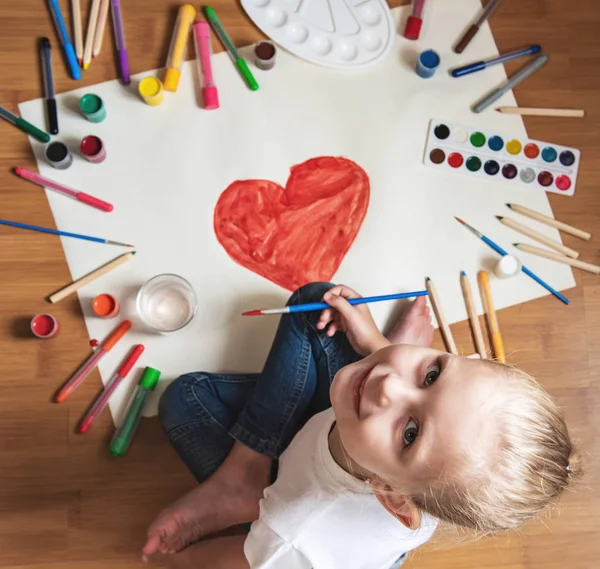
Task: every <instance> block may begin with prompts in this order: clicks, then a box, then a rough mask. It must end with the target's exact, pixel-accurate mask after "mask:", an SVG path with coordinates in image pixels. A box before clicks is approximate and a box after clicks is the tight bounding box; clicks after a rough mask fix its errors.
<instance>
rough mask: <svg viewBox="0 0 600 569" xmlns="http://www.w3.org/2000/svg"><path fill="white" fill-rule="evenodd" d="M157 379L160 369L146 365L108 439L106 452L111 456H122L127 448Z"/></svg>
mask: <svg viewBox="0 0 600 569" xmlns="http://www.w3.org/2000/svg"><path fill="white" fill-rule="evenodd" d="M159 379H160V371H158V370H157V369H154V368H152V367H147V368H146V369H145V370H144V374H143V375H142V379H140V382H139V384H138V385H137V387H136V388H135V390H134V392H133V394H132V395H131V398H130V399H129V403H128V404H127V408H126V409H125V413H124V414H123V422H122V423H121V426H120V427H119V428H118V429H117V430H116V431H115V434H114V436H113V438H112V440H111V441H110V446H109V447H108V452H110V454H112V455H113V456H117V457H119V456H123V455H124V454H125V453H126V452H127V450H128V449H129V445H130V444H131V441H132V440H133V437H134V436H135V432H136V431H137V428H138V425H139V424H140V419H141V418H142V411H143V410H144V404H145V403H146V399H147V398H148V395H149V393H150V392H152V391H154V389H155V388H156V384H157V383H158V380H159Z"/></svg>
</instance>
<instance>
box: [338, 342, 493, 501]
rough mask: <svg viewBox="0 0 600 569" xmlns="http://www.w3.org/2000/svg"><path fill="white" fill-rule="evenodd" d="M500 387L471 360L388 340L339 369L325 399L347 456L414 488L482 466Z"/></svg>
mask: <svg viewBox="0 0 600 569" xmlns="http://www.w3.org/2000/svg"><path fill="white" fill-rule="evenodd" d="M500 385H501V378H500V377H499V376H498V374H496V373H494V371H493V370H492V369H489V368H488V367H487V366H485V365H483V364H482V363H481V362H480V361H478V360H470V359H465V358H462V357H459V356H452V355H450V354H447V353H445V352H439V351H437V350H433V349H430V348H422V347H418V346H409V345H394V346H388V347H386V348H383V349H381V350H379V351H378V352H375V353H374V354H371V355H370V356H369V357H367V358H365V359H364V360H361V361H359V362H356V363H354V364H350V365H348V366H346V367H345V368H343V369H341V370H340V371H339V372H338V374H337V375H336V376H335V379H334V381H333V383H332V385H331V403H332V406H333V410H334V412H335V416H336V420H337V427H338V429H339V433H340V437H341V440H342V443H343V445H344V447H345V449H346V450H347V452H348V453H349V455H350V457H351V458H352V459H353V460H354V461H355V462H357V463H358V464H359V465H360V466H362V467H363V468H365V469H367V470H368V471H370V472H373V473H374V474H377V475H378V476H379V477H380V478H382V479H384V480H386V481H388V482H389V483H390V484H393V485H394V487H396V488H397V489H399V490H405V491H407V492H413V491H418V489H419V488H421V487H422V486H423V485H424V484H426V483H427V481H431V480H435V479H438V478H440V477H442V476H444V477H451V476H456V475H458V474H459V473H464V469H463V468H461V466H462V465H466V464H469V463H470V464H477V463H481V461H484V464H485V463H487V460H488V459H489V455H490V453H491V452H492V450H493V447H494V444H495V441H496V436H495V427H494V417H495V414H496V410H497V409H498V408H499V406H500V405H501V404H502V399H503V397H502V393H503V390H502V389H501V388H500ZM473 461H474V462H473Z"/></svg>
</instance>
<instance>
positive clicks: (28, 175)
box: [15, 168, 114, 211]
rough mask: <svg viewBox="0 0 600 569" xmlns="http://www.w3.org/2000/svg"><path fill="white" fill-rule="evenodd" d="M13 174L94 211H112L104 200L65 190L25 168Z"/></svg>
mask: <svg viewBox="0 0 600 569" xmlns="http://www.w3.org/2000/svg"><path fill="white" fill-rule="evenodd" d="M15 174H16V175H17V176H19V178H23V180H27V181H28V182H31V183H33V184H37V185H38V186H42V187H43V188H46V189H47V190H53V191H55V192H58V193H60V194H62V195H65V196H69V197H71V198H73V199H75V200H77V201H80V202H81V203H84V204H86V205H89V206H91V207H95V208H96V209H100V210H102V211H112V210H113V209H114V208H113V206H112V204H109V203H108V202H105V201H104V200H101V199H98V198H95V197H94V196H90V195H89V194H86V193H84V192H80V191H79V190H73V189H71V188H67V186H63V185H62V184H58V183H56V182H53V181H52V180H48V178H44V177H43V176H40V175H38V174H36V173H35V172H32V171H31V170H27V168H15Z"/></svg>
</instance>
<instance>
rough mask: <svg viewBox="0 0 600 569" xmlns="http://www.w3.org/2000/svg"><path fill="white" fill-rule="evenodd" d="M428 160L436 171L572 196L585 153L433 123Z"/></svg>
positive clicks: (482, 131) (431, 124) (446, 122)
mask: <svg viewBox="0 0 600 569" xmlns="http://www.w3.org/2000/svg"><path fill="white" fill-rule="evenodd" d="M424 161H425V164H426V165H427V166H432V167H434V168H444V169H447V170H454V171H457V172H463V173H464V174H470V175H475V176H479V177H481V178H483V179H486V180H496V181H500V182H504V183H506V184H516V185H520V186H523V187H526V188H536V189H540V190H544V191H546V192H552V193H555V194H561V195H566V196H572V195H573V194H574V193H575V185H576V182H577V173H578V171H579V162H580V161H581V152H580V151H579V150H577V149H576V148H568V147H566V146H560V145H558V144H550V143H548V142H542V141H540V140H533V139H530V138H524V137H521V136H510V135H506V134H503V133H500V132H495V131H488V130H486V129H478V128H473V127H467V126H464V125H461V124H457V123H452V122H449V121H444V120H437V119H433V120H432V121H431V123H430V126H429V134H428V136H427V146H426V148H425V157H424Z"/></svg>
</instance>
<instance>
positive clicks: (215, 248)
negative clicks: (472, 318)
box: [20, 0, 574, 416]
mask: <svg viewBox="0 0 600 569" xmlns="http://www.w3.org/2000/svg"><path fill="white" fill-rule="evenodd" d="M480 6H481V5H480V3H479V2H478V1H477V0H453V1H452V2H449V1H445V0H437V1H432V2H430V3H429V4H428V6H427V8H428V11H427V17H426V21H425V24H424V28H423V31H422V33H421V38H422V39H421V40H419V41H418V42H410V41H407V40H405V39H403V38H401V37H399V38H398V44H397V46H396V47H395V48H394V49H392V51H391V53H390V54H389V56H388V57H387V58H386V59H385V60H384V61H383V62H382V63H380V64H379V65H376V66H374V67H372V68H367V69H365V70H362V71H355V72H348V71H343V72H342V71H334V70H331V69H327V68H323V67H318V66H315V65H311V64H309V63H305V62H303V61H300V60H298V59H296V58H295V57H293V56H291V55H289V54H287V53H285V52H282V51H280V53H279V54H278V60H277V64H276V67H275V68H274V69H273V70H271V71H268V72H261V71H258V70H255V69H254V68H253V71H255V73H256V77H257V80H258V82H259V83H260V90H259V91H258V92H251V91H249V90H248V89H247V88H246V87H245V85H244V83H243V81H242V80H241V78H240V76H239V75H238V73H237V72H236V69H235V67H234V66H233V65H232V64H231V61H230V60H229V58H228V57H227V55H226V54H219V55H217V56H215V57H214V73H215V77H216V81H217V84H218V87H219V96H220V100H221V108H220V109H219V110H217V111H205V110H203V109H201V108H199V107H198V102H197V75H196V69H195V62H189V63H187V64H185V66H184V69H183V74H182V79H181V83H180V86H179V91H178V92H177V93H176V94H172V93H167V94H166V96H165V101H164V103H163V104H162V105H161V106H159V107H149V106H147V105H145V104H144V103H143V102H142V101H141V100H140V99H139V98H138V96H137V95H136V88H137V81H138V80H139V79H140V78H141V77H143V76H145V75H146V74H142V75H140V76H138V77H134V78H133V85H132V87H131V88H130V89H125V88H124V87H123V86H122V85H121V84H120V83H119V82H118V81H116V80H115V81H110V82H107V83H103V84H100V85H96V86H94V87H92V88H84V89H79V90H76V91H72V92H70V93H65V94H62V95H59V96H58V97H57V101H58V108H59V113H60V127H61V134H60V136H59V137H58V139H59V140H62V141H64V142H66V143H67V144H69V146H70V147H71V148H73V149H76V148H77V146H78V141H79V140H80V139H81V138H82V137H83V136H85V135H87V134H97V135H98V136H100V137H101V138H102V139H103V140H104V142H105V145H106V148H107V152H108V158H107V159H106V161H105V162H103V163H102V164H100V165H94V164H89V163H87V162H85V161H84V160H83V159H82V158H79V157H76V159H75V162H74V164H73V166H72V167H71V168H70V169H68V170H65V171H58V170H55V169H53V168H51V167H50V166H48V165H47V164H46V163H45V162H44V160H43V155H42V151H43V146H42V145H41V144H38V143H35V142H34V143H33V145H34V151H35V154H36V157H37V159H38V165H39V169H40V173H41V174H42V175H44V176H47V177H49V178H52V179H55V180H57V181H59V182H62V183H64V184H66V185H68V186H71V187H73V188H78V189H80V190H83V191H86V192H88V193H90V194H92V195H96V196H98V197H100V198H102V199H105V200H107V201H110V202H112V203H113V204H114V205H115V210H114V212H113V213H110V214H106V213H103V212H100V211H97V210H94V209H91V208H89V207H86V206H84V205H81V204H78V203H77V202H74V201H72V200H69V199H65V198H64V197H61V196H58V195H56V194H53V193H49V194H48V200H49V202H50V205H51V207H52V211H53V214H54V217H55V220H56V223H57V226H58V227H59V228H60V229H63V230H66V231H73V232H80V233H87V234H91V235H96V236H101V237H105V238H108V239H114V240H119V241H124V242H130V243H134V244H135V245H136V246H137V251H138V253H137V255H136V256H135V257H134V259H133V260H132V261H131V262H129V263H126V264H125V265H123V266H121V267H119V268H118V269H116V270H115V271H114V272H111V273H110V274H108V275H106V276H104V277H103V278H101V279H99V280H97V281H96V282H94V283H92V284H90V285H88V286H86V287H84V288H83V289H82V290H81V291H80V293H79V294H80V300H81V303H82V306H83V311H84V314H85V319H86V324H87V327H88V330H89V333H90V337H92V338H98V339H100V340H101V339H103V338H105V337H106V336H107V334H108V333H109V332H110V331H111V330H112V329H113V328H114V327H115V325H116V323H117V321H116V320H101V319H99V318H95V317H94V316H93V315H92V312H91V306H90V304H91V299H92V298H93V297H94V296H95V295H97V294H100V293H103V292H109V293H111V294H113V295H115V296H116V297H117V298H118V299H119V301H120V302H121V305H122V309H121V316H122V317H123V318H125V317H127V318H131V319H132V320H133V321H134V331H133V332H131V333H129V334H128V336H126V339H125V340H123V341H121V343H120V344H118V345H117V347H116V348H115V349H114V350H113V351H112V352H110V354H108V355H107V356H106V357H105V358H104V359H103V361H102V362H101V364H100V372H101V375H102V378H103V380H104V381H105V382H106V381H107V380H108V378H109V377H110V375H111V373H112V372H113V371H114V370H115V368H116V367H117V365H118V364H119V362H121V361H122V359H123V358H124V356H125V355H126V353H127V352H128V351H129V350H130V347H131V346H132V345H133V344H134V343H142V344H144V345H145V346H146V351H145V353H144V354H143V356H142V358H141V359H140V361H139V364H138V369H137V370H135V373H132V374H131V375H130V377H129V378H128V379H127V381H126V382H124V384H123V385H122V386H121V387H120V388H119V390H118V391H117V393H116V394H115V395H114V396H113V398H112V400H111V409H112V412H113V416H118V415H119V413H120V411H122V408H123V405H124V403H125V402H126V398H127V394H128V393H129V392H130V390H131V386H132V385H133V384H134V383H135V382H137V380H138V378H139V369H141V368H142V367H143V366H146V365H150V366H152V367H155V368H157V369H159V370H161V371H162V372H163V376H162V378H163V379H162V381H161V384H160V388H159V389H158V390H157V395H156V396H155V397H154V400H153V402H152V404H151V405H149V406H148V408H147V413H148V414H154V413H155V412H156V405H155V403H156V401H157V400H158V394H159V393H160V391H161V390H162V389H164V387H165V386H166V384H167V382H168V381H169V380H172V379H174V378H176V377H177V376H179V375H180V374H182V373H185V372H188V371H194V370H208V371H231V372H234V371H250V372H252V371H259V370H260V369H261V367H262V364H263V362H264V360H265V357H266V354H267V351H268V349H269V346H270V342H271V339H272V337H273V334H274V330H275V327H276V325H277V318H271V317H256V318H242V317H241V316H240V313H241V312H242V311H243V310H250V309H254V308H265V307H278V306H281V305H283V304H284V302H285V300H286V298H287V296H288V295H289V292H288V291H286V290H283V289H282V288H280V287H278V286H276V285H274V284H273V283H272V282H270V281H268V280H266V279H264V278H262V277H259V276H258V275H256V274H254V273H252V272H250V271H249V270H247V269H244V268H242V267H241V266H239V265H237V264H236V263H234V262H233V261H232V260H231V258H230V257H229V256H228V255H227V254H226V253H225V251H224V250H223V249H222V248H221V246H220V245H219V243H218V242H217V240H216V238H215V233H214V231H213V211H214V207H215V204H216V202H217V200H218V198H219V195H220V194H221V192H222V191H223V190H224V189H225V188H226V187H227V186H228V185H229V184H230V183H231V182H233V181H235V180H242V179H251V178H260V179H270V180H274V181H276V182H278V183H280V184H282V185H284V184H285V182H286V180H287V177H288V174H289V169H290V167H291V166H293V165H295V164H298V163H301V162H303V161H305V160H307V159H309V158H312V157H316V156H325V155H330V156H346V157H348V158H350V159H351V160H353V161H355V162H357V163H358V164H359V165H360V166H361V167H362V168H363V169H364V170H366V172H367V173H368V174H369V176H370V181H371V201H370V205H369V209H368V212H367V215H366V217H365V219H364V222H363V225H362V228H361V230H360V232H359V234H358V237H357V239H356V241H355V242H354V244H353V246H352V247H351V249H350V251H349V252H348V254H347V255H346V257H345V259H344V260H343V262H342V263H341V266H340V268H339V270H338V272H337V274H336V275H335V281H336V282H343V283H347V284H349V285H351V286H352V287H354V288H355V289H357V290H358V291H359V292H361V293H362V294H364V295H375V294H387V293H392V292H396V291H407V290H417V289H422V288H423V284H424V278H425V276H430V277H431V278H432V279H434V280H435V283H436V285H437V288H438V290H439V294H440V298H441V301H442V304H443V307H444V310H445V312H446V316H447V318H448V320H449V321H450V322H457V321H460V320H464V319H465V318H466V313H465V307H464V302H463V299H462V295H461V291H460V285H459V274H460V271H461V270H465V271H466V272H467V274H468V275H469V276H470V277H471V279H472V283H473V286H474V287H476V283H475V276H476V272H477V271H478V270H479V269H480V268H481V266H482V264H484V265H485V264H488V263H489V261H490V260H495V259H496V258H497V256H496V255H495V253H494V252H493V251H491V250H490V249H489V248H488V247H487V246H486V245H485V244H483V243H482V242H480V241H479V240H478V239H476V238H475V237H474V236H473V235H471V234H470V233H469V232H468V231H467V230H466V229H465V228H463V227H461V226H460V225H459V224H458V223H457V222H456V221H455V220H454V218H453V215H458V216H460V217H462V218H464V219H465V220H466V221H467V222H469V223H471V224H472V225H473V226H475V227H476V228H478V229H479V230H481V231H483V232H484V233H486V234H487V235H488V236H489V237H490V238H491V239H494V240H496V241H497V242H498V243H499V244H500V245H503V246H505V247H506V248H509V249H510V248H511V246H510V243H511V242H513V241H515V236H516V234H515V233H514V232H512V231H511V230H510V229H508V228H506V227H504V226H502V225H501V224H500V223H499V222H498V221H497V220H496V219H495V218H494V215H497V214H508V215H511V216H513V217H515V216H514V214H511V213H510V211H509V210H508V209H507V208H506V207H505V206H504V204H505V203H506V202H514V203H519V204H523V205H525V206H528V207H530V208H532V209H535V210H537V211H540V212H541V213H544V214H548V215H551V214H552V212H551V210H550V206H549V203H548V199H547V197H546V195H545V193H543V192H527V191H525V190H523V188H521V187H515V188H511V187H508V186H507V185H506V184H502V183H499V182H491V181H490V182H486V181H482V180H481V179H480V178H478V177H472V178H471V177H469V176H467V175H460V174H454V175H449V174H448V173H447V172H445V171H442V170H440V171H436V170H434V169H432V168H427V167H425V166H424V165H423V163H422V158H423V150H424V146H425V140H426V133H427V128H428V123H429V120H430V118H432V117H447V118H448V119H449V120H452V121H455V122H460V123H463V124H466V125H469V124H472V125H474V126H481V127H482V128H483V127H485V128H487V129H497V130H498V131H501V132H507V133H510V134H513V135H514V136H516V137H520V136H521V137H522V136H525V129H524V126H523V122H522V120H521V118H520V117H518V116H506V115H501V114H499V113H496V112H494V111H493V109H491V108H490V109H488V110H487V111H486V112H484V113H482V114H481V115H474V114H473V113H472V112H471V111H470V110H469V107H470V105H471V103H472V102H473V101H475V100H477V99H479V98H480V96H481V95H482V94H483V93H485V92H487V91H489V90H490V89H492V88H493V87H494V86H495V85H497V84H498V83H500V82H501V81H502V80H503V79H504V78H505V73H504V70H503V68H502V66H496V67H492V68H490V69H488V70H486V71H485V72H481V73H475V74H473V75H471V76H468V77H465V78H462V79H453V78H451V77H449V76H448V75H447V74H446V73H445V69H447V68H450V67H454V66H456V65H457V64H459V63H461V64H464V63H467V62H469V61H474V60H478V59H482V58H484V57H489V56H493V55H495V54H497V50H496V46H495V43H494V40H493V37H492V35H491V32H490V29H489V27H488V26H487V25H485V26H483V27H482V29H481V31H480V32H479V33H478V35H477V36H476V37H475V39H474V40H473V42H472V43H471V44H470V45H469V47H468V48H467V50H465V53H464V54H463V55H462V56H457V55H455V54H454V53H453V52H452V51H451V46H452V45H453V43H454V42H455V40H456V38H457V37H458V35H459V34H460V33H461V32H462V31H463V29H464V27H465V25H467V23H468V22H469V21H470V19H471V18H472V17H473V15H474V14H476V13H477V11H478V10H479V9H480ZM408 10H409V9H408V8H403V9H398V10H395V17H396V19H397V20H398V21H399V22H400V23H399V26H398V29H399V30H402V29H403V24H404V19H405V18H406V16H407V15H408ZM426 48H434V49H436V50H437V51H438V52H439V53H440V55H441V57H442V68H441V69H440V70H439V71H438V73H437V75H436V76H435V77H434V78H432V79H430V80H423V79H420V78H419V77H418V76H417V75H416V74H415V73H414V71H413V69H414V61H415V57H416V54H417V53H418V51H420V50H422V49H426ZM540 73H543V70H542V71H540ZM86 92H94V93H96V94H98V95H100V96H101V97H102V98H103V99H104V102H105V105H106V107H107V111H108V116H107V119H106V120H105V121H104V122H102V123H100V124H92V123H90V122H87V121H86V120H85V119H84V118H83V117H81V116H80V115H79V112H78V110H77V106H78V100H79V98H80V97H81V95H83V94H84V93H86ZM501 102H502V104H509V105H510V104H514V103H515V101H514V97H513V95H512V93H508V94H507V95H505V97H504V98H503V99H502V101H501ZM20 109H21V112H22V115H23V117H24V118H26V119H27V120H30V121H31V122H32V123H34V124H37V125H43V124H45V119H44V105H43V101H42V100H40V99H38V100H35V101H29V102H27V103H23V104H21V105H20ZM557 142H558V141H557ZM27 191H30V190H29V189H28V190H27ZM565 199H569V198H565ZM25 221H26V220H25ZM521 221H525V222H527V221H526V220H521ZM537 229H538V230H539V231H541V232H543V233H545V234H546V235H549V236H550V237H553V238H555V239H559V234H558V232H557V231H555V230H552V229H550V228H545V227H543V226H540V227H537ZM307 238H310V236H307ZM519 240H520V241H523V238H519ZM526 241H527V240H526ZM62 243H63V247H64V250H65V255H66V257H67V261H68V264H69V268H70V270H71V274H72V276H73V277H74V278H77V277H80V276H81V275H83V274H85V273H87V272H89V271H90V270H92V269H93V268H95V267H97V266H99V265H101V264H103V263H105V262H106V261H108V260H110V259H111V258H113V257H115V256H117V255H119V254H121V253H122V252H124V251H123V250H121V249H118V248H115V247H109V246H104V245H100V244H93V243H88V242H84V241H79V240H75V239H66V238H65V239H62ZM523 259H524V261H525V263H526V264H527V265H528V266H529V268H530V269H531V270H533V271H534V272H536V273H538V274H539V275H540V276H541V277H542V278H544V279H546V280H547V281H548V282H549V283H550V284H552V285H553V286H554V287H555V288H557V289H559V290H563V289H567V288H570V287H572V286H574V279H573V275H572V272H571V270H570V269H569V268H568V267H566V266H562V265H560V264H558V263H551V262H549V261H546V260H544V259H538V258H535V257H532V256H525V255H523ZM165 272H171V273H176V274H180V275H182V276H183V277H185V278H186V279H188V280H189V281H190V282H191V283H192V284H193V286H194V288H195V290H196V292H197V294H198V297H199V299H200V307H199V311H198V314H197V316H196V318H195V320H194V321H193V323H192V324H191V325H190V326H189V327H188V328H186V329H185V330H184V331H182V332H180V333H178V334H176V335H173V336H159V335H155V334H152V333H150V332H149V331H147V330H145V329H144V327H143V326H142V324H141V323H140V321H139V319H138V317H137V316H136V313H135V296H136V294H137V291H138V289H139V287H140V286H141V284H142V283H143V282H144V281H146V280H147V279H148V278H150V277H152V276H154V275H156V274H159V273H165ZM492 287H493V294H494V301H495V304H496V307H497V308H503V307H505V306H510V305H514V304H518V303H521V302H526V301H528V300H531V299H534V298H537V297H540V296H543V295H545V294H547V292H546V291H545V289H543V288H542V287H540V286H539V285H538V284H536V283H535V282H533V281H532V280H530V279H529V278H527V277H526V276H525V275H520V276H517V277H515V278H514V279H509V280H506V281H500V280H497V279H494V281H493V283H492ZM51 292H53V291H48V293H51ZM556 302H559V301H558V300H557V301H556ZM477 303H478V305H479V302H478V301H477ZM392 308H393V306H392V303H379V304H374V305H372V311H373V313H374V315H375V317H376V320H377V321H378V323H380V324H383V323H384V322H385V321H386V319H387V317H388V316H389V314H390V311H391V310H392ZM64 379H65V378H62V377H57V378H56V383H57V385H59V384H60V382H61V381H63V380H64Z"/></svg>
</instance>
